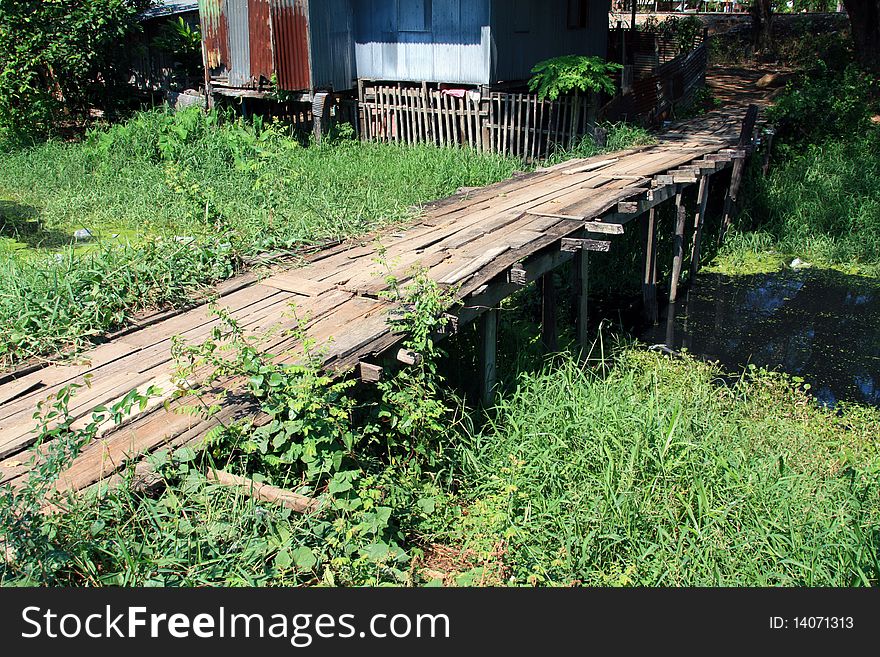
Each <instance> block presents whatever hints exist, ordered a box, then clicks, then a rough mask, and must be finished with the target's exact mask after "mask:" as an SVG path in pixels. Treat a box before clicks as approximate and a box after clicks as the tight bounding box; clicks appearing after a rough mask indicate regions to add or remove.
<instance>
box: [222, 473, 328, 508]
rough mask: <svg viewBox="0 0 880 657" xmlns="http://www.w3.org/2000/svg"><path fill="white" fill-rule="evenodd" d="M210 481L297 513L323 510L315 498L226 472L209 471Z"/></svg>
mask: <svg viewBox="0 0 880 657" xmlns="http://www.w3.org/2000/svg"><path fill="white" fill-rule="evenodd" d="M208 480H209V481H215V482H217V483H218V484H221V485H223V486H233V487H235V488H238V489H240V490H241V491H242V492H243V493H245V494H246V495H249V496H250V497H253V498H254V499H257V500H260V501H262V502H269V503H271V504H280V505H281V506H283V507H284V508H285V509H290V510H291V511H296V512H297V513H303V514H310V513H315V512H316V511H318V510H319V509H320V508H321V502H320V500H317V499H315V498H313V497H307V496H305V495H301V494H299V493H294V492H293V491H292V490H285V489H283V488H277V487H275V486H270V485H269V484H264V483H261V482H258V481H254V480H253V479H250V478H248V477H241V476H239V475H234V474H232V473H231V472H226V471H225V470H214V469H211V470H209V471H208Z"/></svg>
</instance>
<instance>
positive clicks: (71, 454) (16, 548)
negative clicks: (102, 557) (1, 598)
mask: <svg viewBox="0 0 880 657" xmlns="http://www.w3.org/2000/svg"><path fill="white" fill-rule="evenodd" d="M81 387H82V386H80V385H79V384H72V385H69V386H65V387H64V388H62V389H61V390H60V391H59V392H58V393H57V394H56V395H55V396H54V398H51V399H49V400H47V401H46V402H41V403H40V405H39V406H38V409H37V412H36V413H35V414H34V419H36V420H37V421H38V424H37V428H36V432H37V435H38V437H37V442H36V445H37V449H35V451H34V452H33V453H32V456H31V464H32V466H33V469H32V470H31V471H30V473H29V474H28V476H27V478H26V480H25V482H24V485H22V486H21V487H20V488H18V489H16V488H13V486H12V485H10V484H6V485H4V486H2V487H0V539H2V540H0V549H3V550H5V555H6V561H7V562H9V563H11V564H12V566H13V568H14V569H15V570H16V571H17V572H18V574H19V576H20V577H23V578H25V580H26V581H27V582H28V583H31V584H42V585H46V584H54V583H56V578H57V574H58V573H59V571H61V572H63V571H64V570H65V569H67V568H69V567H70V566H71V563H73V562H75V561H76V560H77V559H78V558H79V556H80V555H79V554H78V552H81V551H82V549H83V548H82V546H76V545H64V544H61V543H59V542H58V541H57V534H56V526H55V523H54V522H53V519H52V517H51V515H47V513H46V507H47V505H49V504H52V503H61V504H62V505H63V501H62V498H63V497H64V496H63V495H61V494H60V493H58V492H57V491H56V490H55V483H56V481H57V480H58V476H59V475H60V474H61V472H62V471H63V470H64V469H65V468H66V467H67V466H68V465H70V463H71V462H72V461H73V459H75V458H76V457H77V455H78V454H79V453H80V451H81V450H82V448H83V447H84V446H85V445H86V444H88V443H89V442H91V441H92V440H94V438H95V436H96V435H97V434H98V431H99V429H100V428H101V427H102V426H104V425H105V424H106V423H107V422H113V423H116V424H118V423H119V422H120V421H121V420H122V418H123V417H125V416H126V415H127V414H128V413H130V412H131V411H132V409H133V408H134V407H135V406H139V407H140V409H141V410H143V409H144V407H145V406H146V404H147V402H148V401H149V398H150V396H152V395H155V394H156V393H157V390H156V389H155V387H153V386H151V387H150V388H149V389H148V390H147V391H146V392H145V393H144V394H141V393H139V392H138V391H137V390H133V391H131V392H129V393H128V394H127V395H125V397H123V399H121V400H120V401H119V402H117V403H115V404H114V405H113V406H112V407H110V408H107V407H104V406H98V407H97V408H95V409H93V410H92V414H91V420H90V421H89V422H88V424H86V425H85V426H84V427H82V428H74V426H73V422H74V420H73V418H72V417H71V416H70V413H69V405H70V401H71V399H72V397H73V395H74V394H75V392H76V391H77V389H79V388H81ZM41 448H42V449H41Z"/></svg>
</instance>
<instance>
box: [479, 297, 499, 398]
mask: <svg viewBox="0 0 880 657" xmlns="http://www.w3.org/2000/svg"><path fill="white" fill-rule="evenodd" d="M479 321H480V402H482V404H483V406H491V405H492V402H493V401H494V399H495V384H496V381H497V373H496V369H495V351H496V348H497V344H498V309H497V308H492V309H490V310H487V311H486V312H484V313H483V314H482V315H480V320H479Z"/></svg>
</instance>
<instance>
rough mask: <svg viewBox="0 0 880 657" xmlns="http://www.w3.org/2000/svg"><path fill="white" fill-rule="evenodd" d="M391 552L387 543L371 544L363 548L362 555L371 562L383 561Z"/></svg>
mask: <svg viewBox="0 0 880 657" xmlns="http://www.w3.org/2000/svg"><path fill="white" fill-rule="evenodd" d="M390 552H391V548H389V547H388V546H387V545H386V544H385V543H370V544H369V545H366V546H364V547H362V548H361V555H363V556H364V557H366V558H367V559H369V560H370V561H383V560H384V559H386V558H387V557H388V554H389V553H390Z"/></svg>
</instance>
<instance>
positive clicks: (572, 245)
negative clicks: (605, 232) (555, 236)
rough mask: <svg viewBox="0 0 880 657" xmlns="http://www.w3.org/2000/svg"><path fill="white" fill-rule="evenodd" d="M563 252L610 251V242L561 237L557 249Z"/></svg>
mask: <svg viewBox="0 0 880 657" xmlns="http://www.w3.org/2000/svg"><path fill="white" fill-rule="evenodd" d="M559 248H560V249H561V250H563V251H571V252H575V251H599V252H608V251H609V250H611V242H610V241H608V240H593V239H589V238H584V237H563V238H562V243H561V245H560V247H559Z"/></svg>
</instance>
